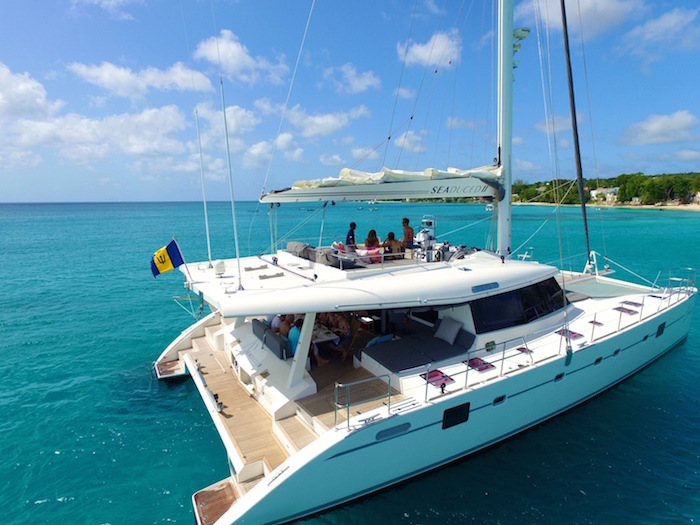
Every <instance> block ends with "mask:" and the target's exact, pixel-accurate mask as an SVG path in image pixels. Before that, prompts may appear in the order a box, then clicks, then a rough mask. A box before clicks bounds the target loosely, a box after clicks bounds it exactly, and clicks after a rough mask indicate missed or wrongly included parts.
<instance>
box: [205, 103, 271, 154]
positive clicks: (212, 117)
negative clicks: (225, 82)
mask: <svg viewBox="0 0 700 525" xmlns="http://www.w3.org/2000/svg"><path fill="white" fill-rule="evenodd" d="M197 112H198V114H199V117H200V140H201V142H202V147H203V148H204V149H207V148H211V147H215V148H223V147H224V146H225V143H224V136H225V133H224V119H223V117H222V115H221V110H216V109H214V108H212V107H211V105H209V104H200V105H198V106H197ZM202 121H204V122H205V123H206V124H207V125H206V126H205V125H202ZM259 123H260V118H259V117H257V116H256V115H255V113H254V112H253V111H251V110H249V109H244V108H241V107H240V106H228V107H227V108H226V127H227V129H228V138H229V147H230V148H231V151H239V150H241V149H244V148H245V142H244V141H243V135H244V134H245V133H247V132H248V131H251V130H252V129H254V128H255V126H257V125H258V124H259Z"/></svg>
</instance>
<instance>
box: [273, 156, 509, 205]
mask: <svg viewBox="0 0 700 525" xmlns="http://www.w3.org/2000/svg"><path fill="white" fill-rule="evenodd" d="M502 175H503V168H501V167H500V166H493V165H492V166H483V167H481V168H474V169H471V170H460V169H457V168H447V170H438V169H435V168H428V169H426V170H424V171H403V170H390V169H388V168H383V169H382V170H381V171H379V172H376V173H369V172H364V171H359V170H355V169H350V168H343V169H342V170H341V171H340V175H339V176H338V177H328V178H325V179H314V180H302V181H297V182H295V183H294V184H293V185H292V187H291V188H286V189H284V190H279V191H271V192H270V193H267V194H266V195H263V196H262V197H261V198H260V202H264V203H276V202H309V201H325V200H336V201H365V200H372V199H387V200H391V199H441V198H443V197H494V198H496V199H498V200H500V198H502V194H503V189H502V186H501V184H500V182H501V178H502Z"/></svg>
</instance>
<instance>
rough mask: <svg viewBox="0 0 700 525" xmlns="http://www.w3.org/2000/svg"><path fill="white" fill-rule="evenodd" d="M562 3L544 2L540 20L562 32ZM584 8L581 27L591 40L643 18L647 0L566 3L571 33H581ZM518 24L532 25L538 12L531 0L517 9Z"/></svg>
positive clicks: (541, 6) (573, 1) (548, 0)
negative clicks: (579, 13)
mask: <svg viewBox="0 0 700 525" xmlns="http://www.w3.org/2000/svg"><path fill="white" fill-rule="evenodd" d="M559 3H560V0H540V1H539V2H538V4H537V5H538V6H539V9H540V12H539V15H538V18H539V19H540V20H544V21H546V22H547V24H548V25H549V27H552V28H556V29H558V30H561V8H560V7H559ZM579 5H580V8H581V24H580V25H582V26H583V33H584V36H585V38H587V39H591V38H595V37H596V36H598V35H601V34H603V33H607V32H608V31H611V30H612V29H614V28H616V27H618V26H620V25H621V24H623V23H624V22H626V21H627V20H629V19H631V18H634V17H637V16H639V14H640V13H642V12H644V11H645V9H646V6H645V4H644V0H588V1H586V2H580V4H579V3H578V2H577V1H576V0H566V13H567V18H568V19H569V24H568V25H569V32H570V33H573V34H578V33H579V27H580V25H579V23H578V12H579ZM515 22H516V24H524V25H530V26H532V25H533V24H534V23H535V12H534V8H533V2H532V1H531V0H523V1H521V2H520V3H519V4H518V6H517V7H516V8H515Z"/></svg>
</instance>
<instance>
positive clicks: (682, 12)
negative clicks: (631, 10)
mask: <svg viewBox="0 0 700 525" xmlns="http://www.w3.org/2000/svg"><path fill="white" fill-rule="evenodd" d="M698 12H700V8H696V9H682V8H675V9H673V10H672V11H669V12H667V13H664V14H663V15H661V16H660V17H658V18H655V19H653V20H648V21H647V22H645V23H644V24H642V25H639V26H637V27H635V28H634V29H632V30H631V31H629V32H628V33H626V34H625V35H624V37H623V38H622V48H621V50H622V52H624V53H626V54H628V55H632V56H639V57H642V58H644V59H645V61H646V62H647V63H649V62H653V61H655V60H658V59H659V58H660V57H661V55H662V54H663V53H664V52H668V51H671V50H674V49H682V50H692V49H698V48H700V24H698V20H697V19H698Z"/></svg>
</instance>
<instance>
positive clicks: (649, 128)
mask: <svg viewBox="0 0 700 525" xmlns="http://www.w3.org/2000/svg"><path fill="white" fill-rule="evenodd" d="M698 124H700V120H698V118H697V117H696V116H695V115H693V114H692V113H691V112H690V111H688V110H686V109H684V110H680V111H676V112H675V113H672V114H671V115H650V116H649V117H648V118H647V119H646V120H643V121H642V122H637V123H635V124H632V125H630V126H629V127H628V128H627V129H626V130H625V132H624V134H623V136H622V139H621V140H622V142H625V143H627V144H633V145H635V146H644V145H647V144H668V143H670V142H683V141H688V140H694V139H695V137H693V135H692V133H691V130H693V129H694V128H696V127H697V126H698Z"/></svg>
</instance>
